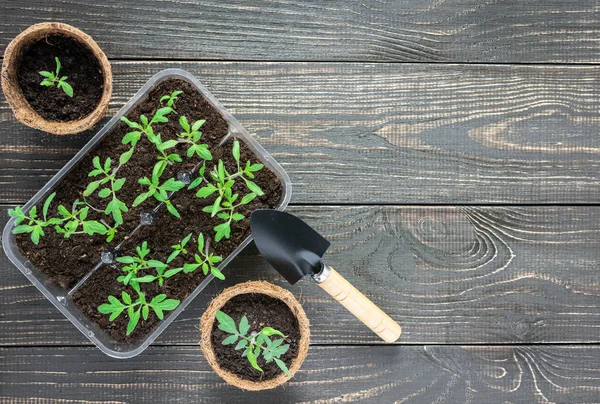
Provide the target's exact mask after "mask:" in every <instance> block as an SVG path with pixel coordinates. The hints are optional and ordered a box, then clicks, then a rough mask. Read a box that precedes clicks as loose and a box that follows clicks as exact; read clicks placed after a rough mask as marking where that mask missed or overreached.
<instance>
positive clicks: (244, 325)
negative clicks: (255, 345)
mask: <svg viewBox="0 0 600 404" xmlns="http://www.w3.org/2000/svg"><path fill="white" fill-rule="evenodd" d="M239 329H240V334H241V335H243V336H246V335H247V334H248V330H250V324H249V323H248V317H246V316H243V317H242V318H241V319H240V325H239Z"/></svg>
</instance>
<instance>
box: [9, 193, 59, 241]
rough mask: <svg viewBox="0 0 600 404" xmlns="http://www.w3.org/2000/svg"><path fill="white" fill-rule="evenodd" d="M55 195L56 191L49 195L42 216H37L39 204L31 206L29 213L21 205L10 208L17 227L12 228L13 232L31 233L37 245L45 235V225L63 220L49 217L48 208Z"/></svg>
mask: <svg viewBox="0 0 600 404" xmlns="http://www.w3.org/2000/svg"><path fill="white" fill-rule="evenodd" d="M55 196H56V192H54V193H52V194H51V195H49V196H48V198H46V201H45V202H44V205H43V208H42V217H41V218H38V216H37V206H34V207H33V208H31V209H30V210H29V213H28V214H25V213H24V212H23V210H22V208H21V207H20V206H17V207H16V208H14V209H9V211H8V214H9V216H10V217H14V218H15V228H14V229H12V233H13V234H22V233H29V234H30V235H31V241H33V243H34V244H36V245H37V244H38V243H39V242H40V237H42V236H44V235H45V233H44V228H45V227H48V226H51V225H57V224H60V223H62V222H63V221H62V220H61V219H57V218H48V209H49V208H50V204H51V203H52V200H53V199H54V197H55Z"/></svg>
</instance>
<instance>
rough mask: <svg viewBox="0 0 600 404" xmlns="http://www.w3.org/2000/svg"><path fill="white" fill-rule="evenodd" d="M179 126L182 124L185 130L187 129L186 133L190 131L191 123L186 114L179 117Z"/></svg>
mask: <svg viewBox="0 0 600 404" xmlns="http://www.w3.org/2000/svg"><path fill="white" fill-rule="evenodd" d="M179 126H181V127H182V128H183V130H185V132H186V133H189V132H190V125H189V123H188V120H187V118H186V117H185V116H183V115H181V116H180V117H179Z"/></svg>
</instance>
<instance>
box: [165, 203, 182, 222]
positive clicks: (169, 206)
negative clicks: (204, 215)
mask: <svg viewBox="0 0 600 404" xmlns="http://www.w3.org/2000/svg"><path fill="white" fill-rule="evenodd" d="M165 206H166V207H167V210H168V211H169V213H171V214H172V215H173V216H175V217H176V218H181V215H180V214H179V212H178V211H177V209H176V208H175V206H173V204H172V203H171V201H169V200H167V201H165Z"/></svg>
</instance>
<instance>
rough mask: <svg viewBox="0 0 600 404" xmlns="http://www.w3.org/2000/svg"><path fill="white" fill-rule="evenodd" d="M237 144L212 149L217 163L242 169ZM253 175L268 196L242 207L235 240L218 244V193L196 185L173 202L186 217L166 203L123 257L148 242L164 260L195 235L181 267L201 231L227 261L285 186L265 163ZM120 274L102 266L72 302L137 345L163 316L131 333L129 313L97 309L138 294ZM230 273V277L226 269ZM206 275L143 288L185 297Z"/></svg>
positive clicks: (245, 156)
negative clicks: (204, 194) (204, 192)
mask: <svg viewBox="0 0 600 404" xmlns="http://www.w3.org/2000/svg"><path fill="white" fill-rule="evenodd" d="M207 123H208V121H207ZM239 141H240V156H241V158H240V161H248V160H250V161H251V162H257V161H259V160H258V159H257V157H256V155H254V153H253V152H252V151H251V150H250V149H249V148H248V146H246V145H245V144H244V143H243V141H242V140H241V139H240V140H239ZM232 144H233V139H230V140H228V141H227V142H225V143H224V144H223V145H222V146H220V147H218V148H216V149H215V150H213V153H212V154H213V161H218V160H219V159H221V160H223V163H224V164H225V168H226V169H227V170H228V171H230V172H231V171H235V170H236V169H237V167H236V162H235V160H234V159H233V157H232V154H231V147H232ZM208 168H209V167H208V166H207V169H208ZM254 174H255V175H256V177H255V179H254V182H255V183H256V184H257V185H258V186H259V187H260V188H261V189H262V190H263V192H264V193H265V194H264V195H263V196H260V197H257V198H256V199H254V200H253V201H252V202H251V203H250V204H248V205H245V206H242V207H241V209H239V210H238V212H240V213H241V214H243V215H244V216H245V218H244V219H243V220H241V221H239V222H232V224H231V238H229V239H225V238H223V239H221V240H220V241H219V242H218V243H217V242H215V241H214V239H213V237H214V231H213V227H214V226H216V225H217V224H219V223H220V222H221V221H220V219H218V218H217V217H214V218H211V216H210V213H206V212H203V211H202V208H203V207H204V206H206V205H211V204H213V203H214V197H210V198H207V199H201V198H197V197H196V195H195V194H196V191H197V189H193V190H188V189H186V188H184V189H182V190H181V191H179V192H177V193H175V195H174V196H173V198H172V200H171V202H172V203H173V205H174V206H175V208H176V209H177V211H178V212H179V214H180V215H181V218H180V219H178V218H176V217H175V216H173V215H171V214H170V213H169V212H167V210H166V209H165V208H164V206H163V207H161V209H160V210H159V214H158V217H157V219H156V221H155V224H153V225H149V226H144V227H142V228H141V229H140V230H138V231H137V232H136V233H135V234H134V235H133V237H131V238H130V239H128V240H126V241H125V242H124V243H123V245H122V247H121V248H120V250H119V251H118V255H120V256H123V255H130V256H133V255H135V248H136V247H137V246H139V245H141V244H142V243H143V242H144V241H146V242H147V243H148V248H149V249H150V254H149V255H148V259H155V260H159V261H161V262H165V261H166V259H167V257H168V256H169V255H170V254H171V252H173V250H172V248H171V246H172V245H174V244H177V243H178V242H180V241H181V240H182V239H183V238H184V237H185V236H187V235H188V234H190V233H192V238H191V239H190V241H189V242H188V244H187V246H186V248H187V249H188V250H189V252H190V253H192V254H189V253H188V255H186V256H184V255H183V254H180V255H179V256H178V257H177V258H176V259H175V260H174V261H172V262H171V263H170V264H169V266H170V267H172V268H177V267H182V266H183V264H184V263H186V262H188V263H190V262H192V261H193V251H195V250H194V249H195V246H197V243H198V233H203V234H204V236H205V240H206V241H208V238H210V241H209V245H210V247H209V251H210V252H212V253H214V254H215V255H220V256H221V257H223V259H225V258H226V257H227V256H229V254H231V253H232V252H233V251H234V250H235V249H236V248H237V247H238V246H239V245H240V244H241V243H242V242H243V241H244V240H245V239H246V237H248V236H249V235H250V220H249V217H250V214H251V213H252V211H254V210H256V209H272V208H275V207H277V206H278V205H279V202H280V201H281V197H282V193H283V189H282V184H281V181H280V180H279V178H278V177H277V176H276V175H275V174H274V173H273V172H272V171H270V170H268V169H267V168H266V167H265V168H263V169H262V170H260V171H258V172H256V173H254ZM244 187H245V185H243V183H240V182H239V181H238V182H236V184H235V185H234V187H233V191H234V193H235V192H239V193H240V194H241V195H243V194H246V193H247V192H248V191H247V190H246V189H245V188H244ZM154 274H155V270H154V269H153V268H148V269H146V270H142V271H140V272H138V275H137V276H139V277H141V276H144V275H154ZM120 275H123V271H122V269H121V265H119V264H112V265H106V266H103V267H102V268H100V269H99V270H98V271H96V272H95V273H94V274H92V276H90V278H89V279H87V280H86V281H85V282H84V283H83V285H81V287H79V288H78V289H77V291H76V292H75V293H74V294H73V301H74V303H75V305H76V306H77V307H78V309H79V310H80V311H81V312H83V313H84V315H85V316H86V317H88V318H90V319H92V320H93V321H94V322H95V323H96V324H97V325H98V326H99V327H100V328H101V329H103V330H105V331H106V332H107V333H108V334H109V335H110V336H111V338H112V339H114V340H115V341H118V342H123V343H130V344H135V343H137V342H139V341H141V340H142V339H144V338H145V337H146V336H147V335H148V334H150V333H151V332H152V331H153V330H154V329H155V328H156V327H157V326H158V324H159V323H160V321H161V320H159V319H158V318H157V317H156V316H152V315H151V316H150V317H148V320H144V319H140V322H139V323H138V325H137V327H136V328H135V330H134V331H133V332H132V333H131V334H130V335H129V336H127V335H126V331H127V323H128V321H129V318H128V317H127V316H126V315H121V316H119V317H118V318H117V319H115V320H114V321H109V318H108V316H107V315H105V314H101V313H99V312H98V306H100V305H101V304H103V303H105V302H106V299H107V296H108V295H113V296H120V295H121V292H122V291H126V292H127V293H129V294H130V295H132V296H133V295H134V294H135V292H134V291H133V290H132V289H131V287H129V286H125V285H123V284H122V283H119V282H117V277H118V276H120ZM225 276H227V274H226V273H225ZM205 277H206V275H204V273H203V272H202V270H200V269H198V270H196V271H194V272H191V273H189V274H186V273H183V272H180V273H179V274H177V276H174V277H171V278H168V279H165V282H164V285H163V286H162V287H161V286H159V285H158V283H157V282H152V283H142V284H140V287H141V290H142V292H144V294H145V295H146V296H150V297H151V296H156V295H158V294H161V293H165V294H166V295H167V296H168V298H169V299H177V300H180V301H183V300H184V299H185V298H186V297H187V296H189V295H190V293H192V292H193V291H194V289H196V287H197V286H198V285H200V283H201V282H202V280H203V279H204V278H205ZM217 282H218V281H217ZM168 315H169V313H168V312H166V313H165V317H166V316H168Z"/></svg>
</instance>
